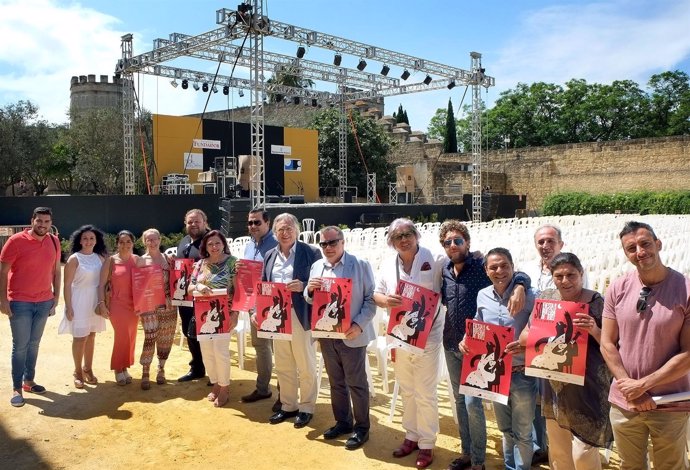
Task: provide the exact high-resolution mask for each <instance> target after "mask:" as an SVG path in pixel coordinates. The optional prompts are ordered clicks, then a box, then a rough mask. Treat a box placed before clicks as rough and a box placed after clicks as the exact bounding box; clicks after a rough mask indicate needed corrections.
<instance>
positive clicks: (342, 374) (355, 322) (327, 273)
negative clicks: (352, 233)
mask: <svg viewBox="0 0 690 470" xmlns="http://www.w3.org/2000/svg"><path fill="white" fill-rule="evenodd" d="M319 246H321V250H322V251H323V256H324V258H325V259H320V260H317V261H316V262H315V263H314V264H313V265H312V266H311V271H310V273H309V282H308V283H307V288H306V290H305V295H304V298H305V299H306V301H307V302H309V303H312V302H313V296H314V291H315V290H316V289H320V288H321V285H322V281H321V280H322V279H323V278H329V277H337V278H347V279H351V280H352V291H351V292H352V296H351V298H350V315H351V326H350V328H348V330H347V331H345V336H346V339H344V340H342V339H328V338H319V344H320V345H321V353H322V354H323V360H324V363H325V365H326V372H327V373H328V380H329V383H330V386H331V408H332V409H333V416H334V417H335V426H333V427H331V428H329V429H328V430H326V432H324V433H323V437H324V439H335V438H337V437H339V436H341V435H343V434H350V433H352V432H353V431H354V434H351V436H350V438H349V439H348V440H347V441H346V442H345V448H346V449H348V450H354V449H357V448H359V447H361V446H362V445H363V444H364V443H365V442H367V441H368V440H369V427H370V423H369V384H368V383H367V371H366V361H367V345H368V344H369V342H370V341H373V340H374V339H375V338H376V332H375V331H374V325H373V323H372V320H373V318H374V315H376V304H375V303H374V297H373V294H374V273H373V272H372V270H371V266H370V265H369V262H367V261H365V260H359V259H357V258H355V257H354V256H352V255H351V254H349V253H346V252H345V240H344V236H343V231H342V230H341V229H340V228H338V227H335V226H329V227H326V228H324V229H322V230H321V241H320V242H319ZM350 399H352V406H350ZM353 416H354V427H353Z"/></svg>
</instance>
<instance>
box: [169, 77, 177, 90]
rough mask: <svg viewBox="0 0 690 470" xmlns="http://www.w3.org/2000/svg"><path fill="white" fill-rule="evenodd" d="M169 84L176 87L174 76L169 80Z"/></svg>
mask: <svg viewBox="0 0 690 470" xmlns="http://www.w3.org/2000/svg"><path fill="white" fill-rule="evenodd" d="M170 84H171V85H172V86H173V88H177V80H175V79H174V78H173V79H172V80H171V81H170Z"/></svg>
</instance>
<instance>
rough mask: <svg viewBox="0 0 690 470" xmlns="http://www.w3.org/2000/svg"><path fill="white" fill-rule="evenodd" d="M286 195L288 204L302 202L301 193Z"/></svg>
mask: <svg viewBox="0 0 690 470" xmlns="http://www.w3.org/2000/svg"><path fill="white" fill-rule="evenodd" d="M288 197H289V202H290V204H304V196H302V195H296V196H288Z"/></svg>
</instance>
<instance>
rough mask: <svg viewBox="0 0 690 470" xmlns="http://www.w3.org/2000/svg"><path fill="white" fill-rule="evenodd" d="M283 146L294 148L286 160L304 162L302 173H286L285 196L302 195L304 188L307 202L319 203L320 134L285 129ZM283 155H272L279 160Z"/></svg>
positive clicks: (312, 131)
mask: <svg viewBox="0 0 690 470" xmlns="http://www.w3.org/2000/svg"><path fill="white" fill-rule="evenodd" d="M283 132H284V134H283V139H284V142H283V145H287V146H290V147H292V155H290V156H287V155H286V156H285V157H284V158H291V159H295V160H297V159H300V160H302V171H301V172H300V171H286V172H285V173H284V176H283V178H284V183H283V184H284V187H285V194H300V193H301V192H300V190H299V186H300V185H302V186H303V187H304V200H305V202H319V133H318V131H315V130H313V129H294V128H290V127H285V128H283ZM279 157H283V156H282V155H280V156H278V155H270V156H269V157H268V158H279Z"/></svg>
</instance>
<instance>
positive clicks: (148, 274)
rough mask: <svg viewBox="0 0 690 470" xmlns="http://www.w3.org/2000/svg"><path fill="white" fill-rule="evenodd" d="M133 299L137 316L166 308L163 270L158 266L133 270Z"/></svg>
mask: <svg viewBox="0 0 690 470" xmlns="http://www.w3.org/2000/svg"><path fill="white" fill-rule="evenodd" d="M132 297H133V299H134V313H136V314H137V315H139V314H141V313H144V312H153V311H154V310H156V309H157V308H158V307H165V289H164V288H163V268H161V267H160V266H158V265H150V266H142V267H140V268H132Z"/></svg>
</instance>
